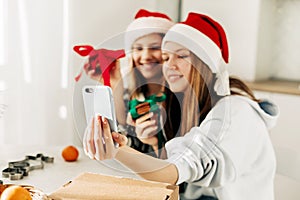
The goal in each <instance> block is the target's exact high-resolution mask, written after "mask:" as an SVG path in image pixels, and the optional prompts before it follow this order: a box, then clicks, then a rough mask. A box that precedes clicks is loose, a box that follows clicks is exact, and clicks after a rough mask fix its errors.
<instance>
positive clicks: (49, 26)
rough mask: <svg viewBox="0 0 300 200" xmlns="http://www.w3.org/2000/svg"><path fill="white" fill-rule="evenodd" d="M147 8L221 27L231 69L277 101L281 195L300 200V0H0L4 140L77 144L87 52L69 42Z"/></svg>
mask: <svg viewBox="0 0 300 200" xmlns="http://www.w3.org/2000/svg"><path fill="white" fill-rule="evenodd" d="M140 8H145V9H148V10H152V11H162V12H164V13H166V14H168V15H169V16H170V17H171V18H172V19H173V20H174V21H180V20H184V19H185V17H186V16H187V13H188V12H190V11H196V12H202V13H205V14H208V15H210V16H212V17H213V18H214V19H216V20H217V21H218V22H220V23H221V24H222V25H223V27H224V28H225V31H226V32H227V36H228V40H229V52H230V64H229V71H230V74H231V75H237V76H239V77H241V78H242V79H243V80H244V81H246V82H247V83H249V86H250V87H251V88H252V89H254V91H255V93H256V94H257V95H258V97H261V98H269V99H271V100H272V101H274V102H275V103H276V104H278V105H279V107H280V111H281V115H280V118H279V121H278V125H277V126H276V127H275V128H274V129H273V130H272V131H271V138H272V142H273V144H274V147H275V150H276V155H277V162H278V167H277V176H276V182H275V186H276V199H278V200H279V199H299V197H300V191H299V188H300V172H299V168H300V148H299V142H300V123H299V122H300V121H299V114H300V59H299V56H300V37H299V35H300V23H299V19H300V12H299V10H300V0H252V1H238V0H226V1H217V0H210V1H204V0H110V1H107V0H51V1H50V0H0V145H2V144H15V145H19V144H20V145H21V144H29V145H35V144H39V145H40V144H42V145H66V144H70V143H74V144H80V137H79V136H78V135H80V134H81V133H80V132H81V131H82V130H81V129H80V128H78V126H76V123H75V120H74V107H73V101H74V99H73V97H74V90H75V88H76V86H77V87H78V85H76V84H77V83H76V82H75V80H74V77H75V76H76V75H77V74H78V73H79V71H80V69H81V67H82V66H83V63H84V61H85V59H84V58H82V57H80V56H79V55H78V54H76V53H75V52H74V51H73V50H72V47H73V46H74V45H78V44H90V45H93V46H97V45H98V44H101V43H103V42H104V41H106V40H107V39H108V38H112V37H115V36H116V35H120V34H121V33H123V32H124V30H125V29H126V27H127V25H128V24H129V23H130V22H131V21H132V20H133V18H134V15H135V13H136V12H137V10H139V9H140ZM76 98H77V97H76Z"/></svg>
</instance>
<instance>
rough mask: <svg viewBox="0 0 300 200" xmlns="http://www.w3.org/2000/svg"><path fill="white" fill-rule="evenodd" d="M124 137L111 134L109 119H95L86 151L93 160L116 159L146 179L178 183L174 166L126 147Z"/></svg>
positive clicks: (85, 139) (86, 136)
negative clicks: (117, 144)
mask: <svg viewBox="0 0 300 200" xmlns="http://www.w3.org/2000/svg"><path fill="white" fill-rule="evenodd" d="M124 137H125V136H124V135H121V134H118V133H115V132H113V133H112V132H111V130H110V127H109V123H108V121H107V119H105V118H103V117H96V118H93V119H92V120H91V122H90V123H89V125H88V127H87V129H86V131H85V134H84V138H83V147H84V151H85V153H86V154H87V155H88V156H89V157H90V158H91V159H96V160H106V159H112V158H114V159H116V160H118V161H120V162H121V163H123V164H124V165H125V166H127V167H128V168H130V169H131V170H132V171H134V172H136V173H137V174H138V175H140V176H141V177H143V178H144V179H147V180H151V181H158V182H165V183H171V184H175V183H176V182H177V179H178V172H177V169H176V166H175V165H174V164H171V163H169V162H167V161H165V160H160V159H157V158H153V157H151V156H148V155H146V154H143V153H140V152H138V151H136V150H134V149H132V148H130V147H128V146H126V145H124V141H126V137H125V138H124ZM101 138H103V140H102V139H101ZM114 141H116V142H118V143H119V144H120V147H119V148H116V147H115V145H114ZM104 143H105V148H104Z"/></svg>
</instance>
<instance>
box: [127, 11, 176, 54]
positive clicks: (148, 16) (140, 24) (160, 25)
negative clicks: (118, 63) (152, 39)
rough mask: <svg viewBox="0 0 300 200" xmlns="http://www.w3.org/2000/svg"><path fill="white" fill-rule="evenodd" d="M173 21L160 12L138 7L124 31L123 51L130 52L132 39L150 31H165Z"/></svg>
mask: <svg viewBox="0 0 300 200" xmlns="http://www.w3.org/2000/svg"><path fill="white" fill-rule="evenodd" d="M173 25H174V22H172V20H171V19H170V17H168V16H167V15H165V14H163V13H160V12H150V11H148V10H145V9H140V10H139V11H138V12H137V13H136V15H135V17H134V20H133V21H132V22H131V23H130V24H129V25H128V27H127V29H126V32H125V51H126V53H127V52H130V51H131V49H132V44H133V43H134V41H135V40H136V39H138V38H140V37H142V36H145V35H148V34H151V33H166V32H167V31H168V30H169V29H170V28H171V26H173Z"/></svg>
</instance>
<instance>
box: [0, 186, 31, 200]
mask: <svg viewBox="0 0 300 200" xmlns="http://www.w3.org/2000/svg"><path fill="white" fill-rule="evenodd" d="M0 200H32V198H31V195H30V192H29V191H28V190H26V189H25V188H23V187H21V186H19V185H12V186H9V187H8V188H6V189H5V190H4V191H3V193H2V194H1V197H0Z"/></svg>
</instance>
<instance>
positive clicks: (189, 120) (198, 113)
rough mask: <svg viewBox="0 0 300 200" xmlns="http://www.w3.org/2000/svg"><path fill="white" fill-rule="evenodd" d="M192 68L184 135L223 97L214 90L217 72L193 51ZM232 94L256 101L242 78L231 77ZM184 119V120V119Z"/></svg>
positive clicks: (182, 115) (183, 129) (186, 99)
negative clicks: (213, 71) (214, 72)
mask: <svg viewBox="0 0 300 200" xmlns="http://www.w3.org/2000/svg"><path fill="white" fill-rule="evenodd" d="M191 58H192V63H191V64H192V69H191V73H190V77H189V83H190V88H189V90H188V92H186V93H185V95H184V98H183V102H182V109H181V110H182V113H181V127H180V134H181V135H184V134H185V133H187V132H188V131H189V130H190V129H191V128H192V127H194V126H199V125H200V124H201V122H202V121H203V120H204V119H205V117H206V116H207V114H208V113H209V111H210V110H211V109H212V108H213V107H214V105H215V104H216V103H217V102H218V101H219V100H220V99H221V98H222V96H218V95H217V94H216V92H215V91H214V88H213V87H214V84H215V81H216V76H215V74H213V73H212V71H211V70H210V69H209V67H208V66H207V65H206V64H205V63H204V62H202V61H201V60H200V59H199V58H198V57H197V56H195V55H194V54H193V53H191ZM229 84H230V90H231V95H242V96H247V97H249V98H250V99H252V100H254V101H259V100H258V99H256V98H255V96H254V94H253V92H252V91H251V89H250V88H249V87H248V86H247V85H246V84H245V83H244V82H243V81H241V80H240V79H238V78H234V77H230V78H229ZM183 119H184V121H183Z"/></svg>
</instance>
